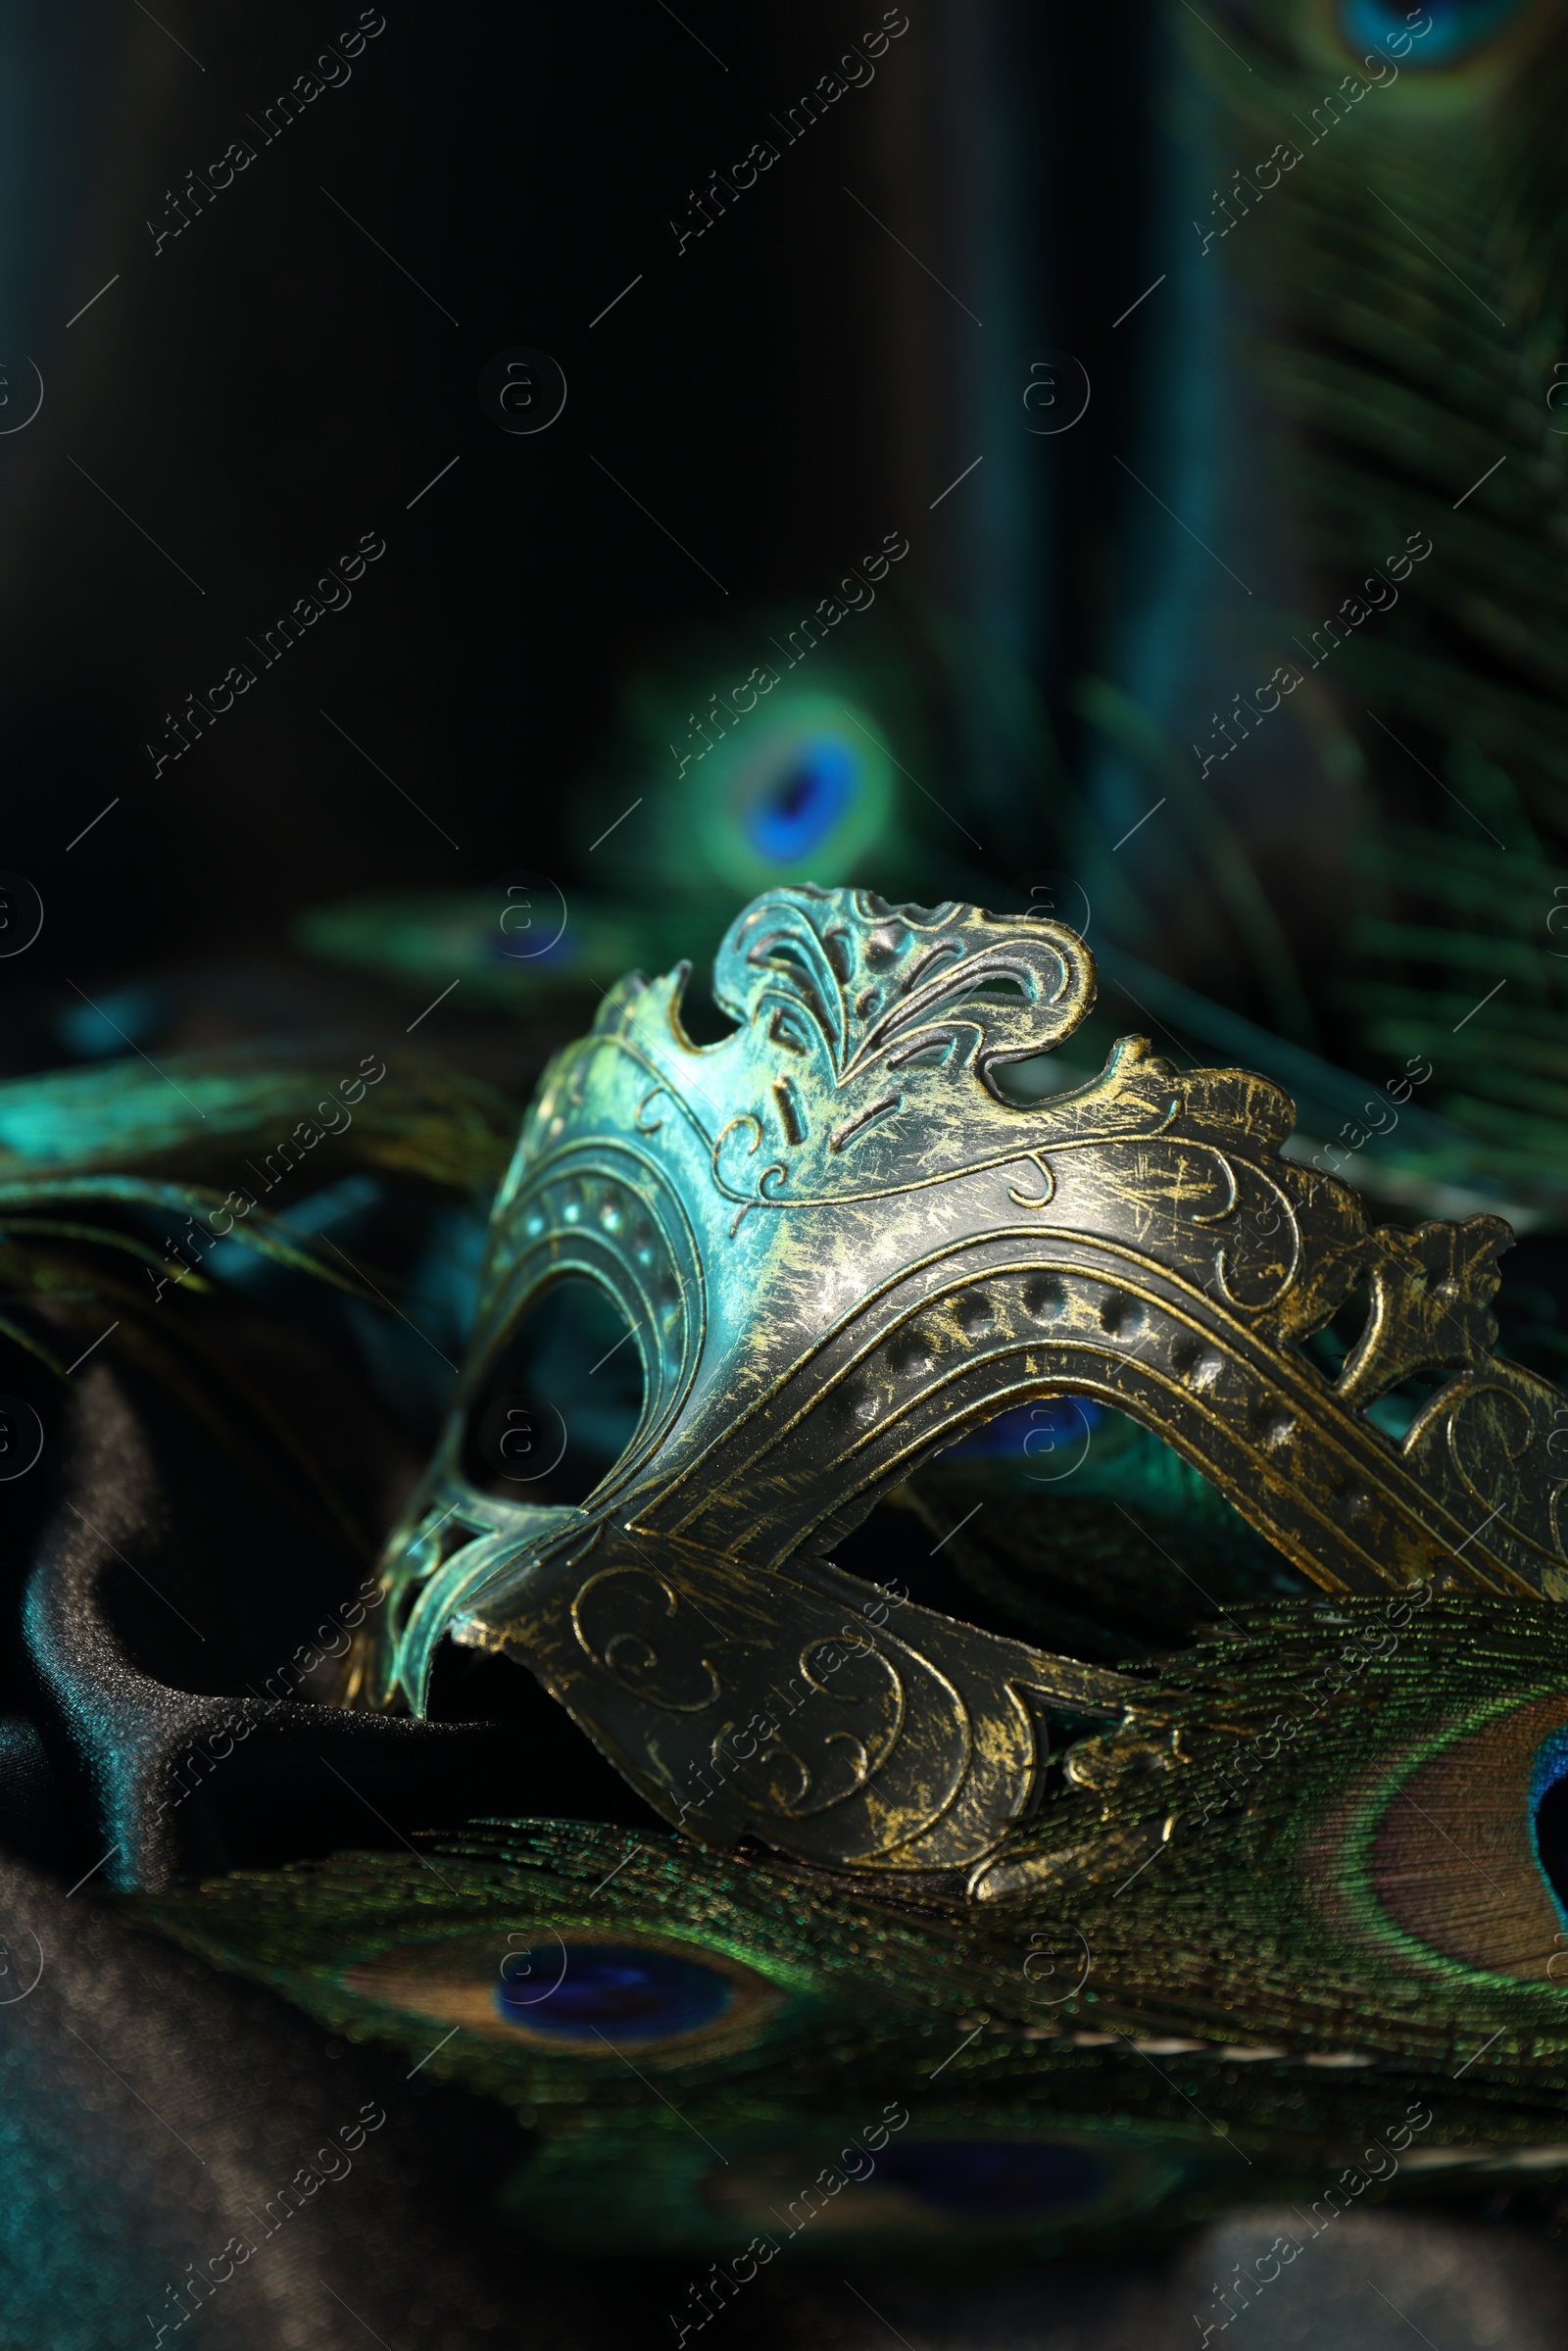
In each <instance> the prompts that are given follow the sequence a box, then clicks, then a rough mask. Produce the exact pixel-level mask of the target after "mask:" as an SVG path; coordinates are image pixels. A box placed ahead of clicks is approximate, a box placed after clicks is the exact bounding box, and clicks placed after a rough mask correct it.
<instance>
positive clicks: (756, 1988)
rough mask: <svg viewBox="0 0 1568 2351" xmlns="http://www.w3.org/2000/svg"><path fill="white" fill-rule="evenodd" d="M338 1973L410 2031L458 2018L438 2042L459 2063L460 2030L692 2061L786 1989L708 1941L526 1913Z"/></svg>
mask: <svg viewBox="0 0 1568 2351" xmlns="http://www.w3.org/2000/svg"><path fill="white" fill-rule="evenodd" d="M342 1982H343V1988H344V1990H345V1991H347V1992H349V1993H350V1994H351V1995H352V1996H353V1997H355V1998H356V1999H359V2000H368V2001H370V2002H373V2003H374V2004H375V2005H376V2006H377V2007H379V2008H381V2009H383V2010H389V2011H392V2012H394V2013H395V2014H396V2016H397V2017H398V2018H400V2019H403V2020H406V2019H408V2018H410V2017H417V2018H419V2019H420V2020H421V2025H420V2033H421V2034H422V2031H423V2027H424V2025H426V2024H428V2025H433V2026H434V2027H435V2028H436V2030H437V2033H439V2031H440V2028H441V2027H442V2026H451V2025H457V2026H461V2027H462V2030H463V2038H462V2039H459V2040H455V2041H454V2042H453V2043H452V2048H451V2051H450V2053H449V2054H450V2061H451V2063H452V2064H454V2065H459V2066H461V2061H462V2058H463V2054H464V2049H465V2045H466V2042H467V2041H468V2040H479V2041H486V2042H488V2043H489V2045H490V2049H491V2051H492V2053H495V2052H497V2051H499V2050H500V2049H501V2048H503V2047H505V2046H507V2045H509V2044H510V2045H511V2047H512V2048H514V2049H515V2051H516V2052H517V2054H518V2055H519V2056H526V2057H530V2058H533V2059H535V2060H538V2059H541V2058H555V2059H558V2060H565V2061H567V2062H569V2063H571V2064H577V2063H579V2062H580V2061H581V2060H583V2059H585V2058H587V2059H593V2060H596V2061H598V2062H600V2063H602V2064H604V2065H608V2066H613V2065H614V2064H616V2063H617V2062H618V2056H617V2053H622V2052H623V2053H624V2054H625V2055H626V2056H630V2055H632V2053H633V2052H635V2054H636V2057H637V2060H638V2062H639V2063H640V2064H649V2065H655V2066H657V2065H662V2064H668V2065H671V2066H677V2065H683V2064H686V2063H688V2062H692V2063H701V2062H702V2061H704V2060H705V2059H708V2058H711V2057H716V2056H721V2055H727V2054H729V2053H730V2052H731V2051H733V2050H737V2049H745V2048H752V2047H754V2046H755V2045H756V2043H757V2041H758V2040H759V2038H760V2036H761V2035H762V2034H763V2033H765V2032H766V2031H767V2029H768V2028H769V2026H770V2025H771V2024H772V2022H773V2020H774V2019H775V2018H776V2017H777V2016H778V2015H779V2013H780V2010H781V2008H782V2006H783V2003H784V1998H785V1994H784V1991H783V1989H782V1987H781V1986H780V1985H779V1984H776V1983H775V1982H774V1981H773V1980H772V1978H771V1977H769V1976H766V1975H764V1974H762V1973H761V1972H760V1970H759V1969H757V1968H753V1967H748V1966H746V1965H745V1964H744V1963H743V1962H742V1961H740V1960H738V1959H732V1958H731V1957H730V1956H729V1954H728V1953H727V1952H725V1951H717V1950H712V1949H711V1948H710V1947H709V1946H708V1945H707V1944H703V1943H693V1942H688V1941H686V1940H684V1939H683V1938H681V1937H679V1936H675V1935H670V1936H664V1935H657V1936H656V1935H642V1934H640V1933H639V1932H638V1931H637V1929H636V1928H624V1927H623V1928H621V1929H620V1930H619V1932H618V1933H609V1934H605V1933H596V1932H595V1930H594V1929H593V1928H591V1927H580V1926H573V1925H566V1924H564V1923H563V1925H562V1926H560V1927H555V1926H552V1925H551V1924H550V1923H549V1922H548V1920H546V1921H541V1920H539V1919H538V1918H537V1917H535V1918H533V1919H530V1920H529V1921H527V1922H526V1923H525V1924H523V1925H520V1926H518V1927H515V1928H514V1929H513V1930H512V1931H511V1933H508V1931H507V1929H506V1928H505V1926H500V1925H498V1926H495V1927H492V1928H490V1929H488V1930H480V1931H474V1930H468V1931H466V1932H465V1933H463V1934H461V1935H443V1936H440V1937H434V1938H428V1939H425V1940H422V1941H419V1942H409V1943H399V1944H396V1945H394V1946H393V1947H392V1948H391V1949H389V1950H384V1951H378V1952H376V1953H374V1954H373V1955H372V1956H370V1957H368V1958H365V1959H362V1960H360V1961H359V1962H358V1963H357V1964H356V1965H355V1966H353V1967H351V1968H349V1969H347V1970H346V1971H345V1972H344V1975H343V1979H342ZM395 2030H396V2031H397V2032H398V2033H400V2034H401V2033H402V2032H403V2031H404V2030H406V2027H405V2026H404V2025H401V2024H400V2025H399V2026H398V2027H397V2028H395ZM415 2037H416V2038H418V2037H419V2035H416V2036H415ZM447 2064H448V2060H447V2059H443V2060H442V2064H441V2068H440V2069H439V2070H443V2071H444V2070H446V2069H447Z"/></svg>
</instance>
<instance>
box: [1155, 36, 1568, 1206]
mask: <svg viewBox="0 0 1568 2351" xmlns="http://www.w3.org/2000/svg"><path fill="white" fill-rule="evenodd" d="M1182 29H1183V32H1184V34H1186V35H1188V36H1190V37H1189V38H1188V40H1187V44H1186V45H1187V48H1188V51H1189V54H1190V57H1191V60H1192V63H1193V66H1194V69H1195V71H1196V73H1198V75H1199V76H1200V78H1201V83H1202V85H1203V87H1204V89H1205V91H1206V93H1207V97H1208V100H1209V103H1210V105H1211V107H1212V118H1211V122H1210V124H1209V132H1208V136H1209V139H1210V142H1211V144H1212V149H1213V152H1214V154H1215V155H1216V157H1223V159H1224V160H1223V162H1222V163H1221V165H1220V167H1219V170H1218V171H1217V173H1216V177H1217V180H1218V184H1217V185H1216V187H1215V189H1214V192H1213V199H1212V204H1211V207H1210V211H1209V213H1208V214H1207V215H1205V217H1204V218H1203V219H1202V220H1199V221H1195V223H1194V227H1195V230H1196V232H1197V234H1198V235H1199V237H1200V239H1201V240H1202V249H1203V253H1204V256H1205V266H1211V265H1215V264H1217V265H1218V266H1219V267H1221V268H1222V269H1226V270H1227V271H1228V272H1229V273H1230V274H1231V276H1232V278H1233V282H1234V283H1235V284H1236V285H1237V286H1238V287H1239V288H1240V289H1241V290H1242V292H1243V294H1244V297H1245V300H1246V302H1247V304H1248V318H1249V331H1248V334H1247V336H1246V338H1245V339H1246V348H1247V352H1248V356H1249V360H1250V365H1251V367H1252V368H1253V369H1254V371H1255V373H1256V375H1257V377H1258V379H1259V380H1260V381H1261V383H1262V385H1263V386H1264V387H1265V389H1266V393H1267V398H1268V404H1269V408H1270V411H1271V414H1272V416H1273V419H1274V425H1275V432H1274V447H1273V450H1272V452H1271V459H1272V465H1271V469H1272V470H1276V471H1277V473H1278V477H1279V479H1280V480H1281V481H1282V482H1283V484H1284V488H1285V495H1286V502H1287V512H1288V515H1289V517H1290V520H1291V523H1292V526H1293V529H1294V534H1295V539H1296V546H1297V553H1298V555H1299V557H1300V559H1301V560H1302V561H1303V563H1305V564H1306V565H1307V566H1308V573H1307V576H1309V577H1310V578H1311V579H1312V580H1313V581H1314V582H1316V583H1317V585H1316V587H1315V589H1314V591H1313V593H1315V594H1317V595H1318V598H1319V602H1320V606H1321V609H1322V610H1323V611H1329V612H1333V613H1334V618H1333V620H1332V621H1331V622H1329V623H1325V624H1322V625H1317V624H1316V622H1315V618H1314V616H1312V615H1307V614H1305V613H1303V612H1300V611H1295V612H1280V613H1278V614H1276V615H1275V616H1274V619H1273V621H1272V622H1271V624H1270V635H1271V638H1272V641H1273V642H1274V643H1275V645H1276V647H1277V658H1280V659H1282V660H1285V661H1289V662H1291V663H1292V664H1293V665H1294V666H1295V668H1296V669H1297V670H1298V671H1299V674H1300V677H1301V679H1302V682H1303V684H1304V686H1305V687H1306V691H1305V692H1304V693H1302V694H1301V695H1300V696H1299V714H1300V715H1301V716H1303V717H1304V718H1307V719H1308V720H1310V721H1311V722H1312V723H1313V724H1315V725H1316V726H1317V730H1318V733H1319V735H1320V736H1322V725H1323V722H1324V721H1323V713H1324V710H1325V709H1326V710H1331V711H1332V712H1333V713H1334V718H1333V729H1332V730H1331V731H1333V732H1334V736H1335V743H1336V744H1337V747H1338V748H1337V750H1335V749H1333V748H1332V747H1329V748H1325V750H1324V754H1323V756H1324V758H1325V759H1339V760H1340V762H1341V764H1342V765H1346V763H1347V762H1348V766H1347V772H1348V773H1353V774H1354V775H1357V776H1359V777H1362V778H1366V777H1368V776H1369V777H1370V779H1371V781H1370V787H1369V788H1366V787H1363V788H1362V790H1361V793H1360V801H1359V806H1360V808H1361V816H1360V819H1359V821H1358V824H1357V827H1356V831H1357V835H1358V837H1357V839H1356V842H1355V845H1354V863H1355V867H1356V873H1357V887H1358V894H1359V905H1358V908H1357V912H1356V918H1355V920H1354V922H1353V923H1352V926H1351V929H1350V934H1349V939H1348V945H1349V948H1350V951H1351V955H1352V961H1353V964H1354V965H1357V966H1358V968H1354V969H1353V970H1352V973H1351V975H1350V976H1349V977H1348V979H1347V980H1346V981H1345V982H1344V984H1343V985H1341V986H1340V987H1339V988H1338V989H1337V990H1336V991H1335V1009H1336V1010H1337V1011H1338V1013H1339V1014H1340V1015H1341V1017H1344V1018H1348V1019H1349V1020H1350V1021H1351V1022H1352V1023H1354V1024H1355V1025H1356V1027H1358V1029H1359V1057H1360V1058H1361V1059H1362V1061H1363V1062H1364V1063H1365V1065H1367V1066H1369V1067H1372V1066H1381V1065H1382V1064H1383V1062H1384V1060H1385V1058H1386V1056H1387V1055H1388V1053H1390V1052H1392V1051H1395V1050H1396V1049H1398V1050H1402V1051H1403V1052H1404V1053H1410V1052H1412V1051H1415V1050H1418V1041H1419V1050H1421V1051H1423V1052H1426V1053H1430V1054H1431V1055H1432V1057H1433V1058H1434V1060H1435V1061H1436V1062H1437V1063H1438V1066H1439V1072H1440V1081H1441V1085H1442V1095H1441V1098H1440V1105H1439V1106H1440V1107H1441V1108H1442V1110H1443V1111H1444V1113H1445V1114H1446V1116H1447V1118H1448V1119H1449V1120H1450V1121H1451V1122H1452V1123H1453V1124H1455V1125H1456V1126H1458V1127H1459V1128H1460V1129H1462V1130H1463V1131H1464V1132H1466V1133H1467V1134H1468V1135H1470V1136H1472V1137H1474V1138H1475V1139H1476V1141H1477V1144H1478V1146H1479V1157H1480V1160H1481V1163H1482V1164H1484V1165H1486V1166H1488V1167H1490V1168H1491V1169H1492V1170H1493V1171H1494V1172H1495V1173H1497V1174H1499V1175H1502V1176H1504V1177H1505V1178H1511V1180H1512V1181H1513V1182H1515V1183H1516V1184H1521V1183H1522V1184H1525V1185H1528V1184H1530V1183H1531V1182H1532V1181H1534V1180H1538V1179H1539V1178H1541V1177H1542V1176H1547V1177H1554V1176H1555V1175H1556V1174H1557V1173H1558V1172H1559V1171H1560V1169H1561V1166H1562V1164H1563V1146H1564V1142H1565V1140H1568V1130H1565V1127H1564V1123H1563V1120H1564V1109H1565V1105H1568V1091H1565V1072H1564V1068H1563V1064H1562V1058H1561V1044H1560V1040H1561V1034H1562V1031H1561V1010H1560V1006H1561V982H1560V975H1559V974H1558V973H1557V971H1556V966H1555V963H1554V962H1553V961H1552V960H1551V956H1552V955H1553V953H1554V952H1555V950H1554V943H1553V940H1552V938H1551V936H1550V935H1549V931H1548V926H1549V924H1550V921H1551V915H1552V910H1553V908H1554V906H1556V905H1557V904H1558V903H1559V902H1558V900H1557V898H1556V896H1555V893H1556V890H1557V888H1558V885H1559V875H1560V873H1561V872H1562V870H1563V869H1564V866H1565V862H1568V859H1565V855H1564V835H1565V831H1568V710H1565V706H1564V686H1565V684H1568V579H1565V574H1564V566H1563V556H1564V551H1565V549H1568V430H1565V426H1568V416H1565V415H1564V414H1560V413H1559V412H1560V411H1562V410H1563V407H1564V403H1565V402H1568V382H1565V369H1568V361H1565V359H1564V353H1565V351H1568V343H1565V339H1564V336H1565V317H1564V311H1565V304H1564V294H1563V287H1564V283H1565V274H1564V260H1565V253H1564V246H1565V240H1568V206H1565V203H1564V194H1565V180H1564V173H1565V159H1564V152H1563V147H1562V140H1561V135H1560V125H1561V121H1562V109H1563V97H1564V90H1565V86H1568V40H1565V30H1568V19H1565V15H1564V11H1563V9H1562V7H1561V6H1560V5H1558V4H1557V0H1451V4H1450V5H1447V6H1435V7H1432V8H1430V9H1426V8H1412V9H1408V10H1405V9H1401V8H1397V7H1394V6H1392V5H1386V4H1385V0H1344V4H1343V5H1339V4H1336V5H1331V4H1330V0H1288V4H1282V5H1277V6H1276V5H1268V6H1265V5H1262V4H1261V0H1258V4H1249V5H1246V6H1244V7H1241V8H1239V9H1238V10H1237V11H1236V12H1234V14H1233V15H1232V16H1231V17H1230V18H1229V19H1228V20H1227V23H1226V27H1225V38H1224V40H1223V41H1221V40H1219V39H1216V38H1213V37H1210V29H1209V28H1207V27H1205V26H1203V25H1201V24H1199V23H1197V22H1195V21H1194V18H1193V12H1187V15H1186V17H1185V18H1184V20H1183V24H1182ZM1211 246H1212V248H1213V250H1212V252H1210V247H1211ZM1422 545H1429V546H1430V548H1431V550H1432V553H1431V556H1430V558H1429V559H1423V558H1420V557H1419V554H1418V556H1417V560H1416V561H1415V562H1414V563H1406V562H1405V560H1404V558H1403V556H1402V555H1401V553H1400V551H1401V550H1403V549H1405V548H1406V547H1409V548H1412V549H1415V550H1419V548H1420V547H1421V546H1422ZM1391 571H1392V575H1393V576H1392V578H1391V579H1388V580H1387V581H1385V575H1386V574H1389V573H1390V572H1391ZM1395 580H1397V589H1396V588H1395V586H1394V584H1393V583H1394V581H1395ZM1363 587H1364V591H1365V593H1364V594H1363ZM1347 589H1348V590H1349V591H1350V594H1349V595H1348V596H1346V594H1345V591H1346V590H1347ZM1374 604H1375V605H1376V606H1378V607H1379V608H1381V609H1380V610H1379V611H1378V612H1376V616H1375V617H1371V618H1369V608H1370V607H1371V606H1372V605H1374ZM1336 608H1337V609H1336ZM1319 671H1321V672H1322V675H1321V678H1320V677H1319V676H1318V674H1317V673H1318V672H1319ZM1325 696H1327V697H1328V698H1329V699H1328V702H1327V704H1325V699H1324V698H1325ZM1314 712H1315V713H1317V715H1316V717H1315V718H1314V716H1313V713H1314ZM1324 742H1325V744H1327V738H1324ZM1417 810H1419V811H1420V815H1421V819H1422V821H1421V822H1420V823H1419V824H1417V823H1413V822H1411V821H1409V818H1410V816H1411V815H1412V814H1413V813H1414V812H1415V811H1417Z"/></svg>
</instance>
